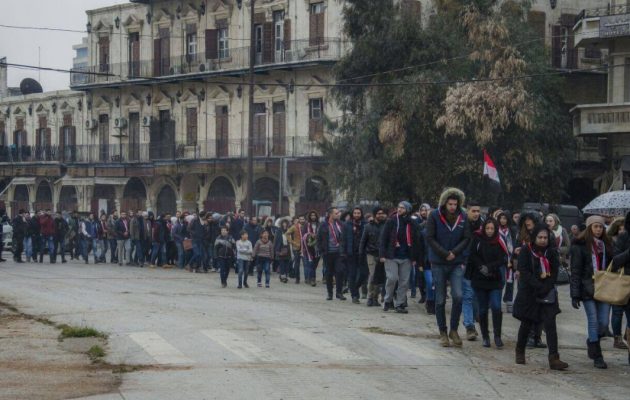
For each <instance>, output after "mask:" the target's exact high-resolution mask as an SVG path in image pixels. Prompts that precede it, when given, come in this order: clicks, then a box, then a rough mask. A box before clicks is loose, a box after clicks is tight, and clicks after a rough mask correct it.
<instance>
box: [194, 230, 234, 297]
mask: <svg viewBox="0 0 630 400" xmlns="http://www.w3.org/2000/svg"><path fill="white" fill-rule="evenodd" d="M193 240H194V239H193ZM234 250H235V248H234V239H233V238H232V237H231V236H230V234H229V231H228V228H227V227H225V226H224V227H222V228H221V234H220V235H219V237H218V238H217V240H216V241H215V242H214V254H215V255H216V261H217V263H218V264H219V273H220V275H221V276H220V277H221V287H223V288H225V287H227V279H228V276H229V274H230V268H232V265H233V263H234V256H235V253H234Z"/></svg>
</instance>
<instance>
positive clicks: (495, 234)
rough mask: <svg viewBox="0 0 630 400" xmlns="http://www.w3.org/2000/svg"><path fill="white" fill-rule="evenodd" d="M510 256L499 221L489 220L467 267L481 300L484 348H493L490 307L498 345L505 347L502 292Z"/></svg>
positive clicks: (480, 234)
mask: <svg viewBox="0 0 630 400" xmlns="http://www.w3.org/2000/svg"><path fill="white" fill-rule="evenodd" d="M508 258H509V254H508V249H507V246H506V244H505V242H504V241H503V238H502V237H501V236H500V235H499V224H498V223H497V222H496V221H495V220H494V219H488V220H486V221H485V222H484V223H483V225H482V226H481V232H480V233H477V234H475V238H474V239H473V242H472V246H471V253H470V257H469V258H468V264H467V266H466V276H467V278H468V279H469V280H470V281H471V285H472V288H473V290H474V291H475V297H476V298H477V301H478V302H479V326H480V327H481V337H482V341H483V347H490V333H489V329H488V308H490V310H491V311H492V328H493V332H494V344H495V346H496V347H497V348H501V347H503V341H502V340H501V326H502V325H503V313H502V311H501V293H502V289H503V282H504V278H503V277H504V275H505V270H506V266H507V262H508Z"/></svg>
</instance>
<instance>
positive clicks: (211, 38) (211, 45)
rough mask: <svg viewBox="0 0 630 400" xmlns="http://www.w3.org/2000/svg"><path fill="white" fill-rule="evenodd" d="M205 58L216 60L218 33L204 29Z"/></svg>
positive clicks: (217, 56)
mask: <svg viewBox="0 0 630 400" xmlns="http://www.w3.org/2000/svg"><path fill="white" fill-rule="evenodd" d="M206 58H207V59H208V60H216V59H217V58H219V31H218V30H217V29H206Z"/></svg>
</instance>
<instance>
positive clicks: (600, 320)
mask: <svg viewBox="0 0 630 400" xmlns="http://www.w3.org/2000/svg"><path fill="white" fill-rule="evenodd" d="M582 304H583V305H584V311H585V312H586V320H587V323H588V324H587V325H588V330H587V332H588V341H589V342H591V343H595V342H598V341H599V334H600V332H605V331H606V329H608V317H609V315H610V304H606V303H602V302H599V301H597V300H584V301H583V302H582Z"/></svg>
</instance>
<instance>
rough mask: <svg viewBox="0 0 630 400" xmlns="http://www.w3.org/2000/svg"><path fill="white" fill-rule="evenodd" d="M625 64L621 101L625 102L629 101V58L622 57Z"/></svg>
mask: <svg viewBox="0 0 630 400" xmlns="http://www.w3.org/2000/svg"><path fill="white" fill-rule="evenodd" d="M624 61H625V63H624V64H625V66H624V67H623V101H624V102H625V103H627V102H629V101H630V58H626V59H624Z"/></svg>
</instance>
